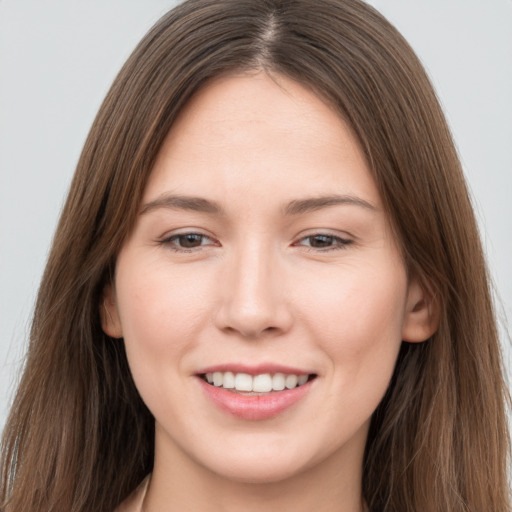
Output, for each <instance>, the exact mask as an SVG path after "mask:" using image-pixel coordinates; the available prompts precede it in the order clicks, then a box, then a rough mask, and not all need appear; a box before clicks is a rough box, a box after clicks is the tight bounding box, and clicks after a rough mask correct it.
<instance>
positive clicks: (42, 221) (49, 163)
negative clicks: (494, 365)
mask: <svg viewBox="0 0 512 512" xmlns="http://www.w3.org/2000/svg"><path fill="white" fill-rule="evenodd" d="M255 1H258V0H255ZM175 3H176V2H173V1H171V0H108V1H107V0H87V1H86V0H82V1H79V0H45V1H41V0H0V429H1V428H2V426H3V424H4V422H5V417H6V414H7V409H8V404H9V402H10V399H11V397H12V393H13V391H14V387H15V381H16V379H17V375H18V374H19V369H20V368H21V365H22V360H23V352H24V348H25V343H26V338H27V332H28V329H29V322H30V315H31V312H32V308H33V303H34V299H35V294H36V291H37V287H38V283H39V280H40V277H41V274H42V271H43V267H44V263H45V259H46V256H47V253H48V249H49V245H50V242H51V238H52V235H53V230H54V228H55V225H56V222H57V217H58V214H59V211H60V208H61V206H62V204H63V200H64V197H65V194H66V191H67V188H68V186H69V183H70V179H71V176H72V173H73V170H74V167H75V165H76V162H77V159H78V156H79V153H80V150H81V146H82V144H83V142H84V139H85V137H86V134H87V132H88V129H89V127H90V125H91V123H92V120H93V118H94V115H95V113H96V111H97V109H98V107H99V105H100V103H101V101H102V99H103V96H104V95H105V93H106V92H107V89H108V87H109V85H110V83H111V82H112V80H113V78H114V76H115V75H116V73H117V71H118V70H119V68H120V66H121V65H122V63H123V62H124V60H125V59H126V58H127V57H128V55H129V53H130V52H131V50H132V48H133V47H134V46H135V44H136V43H137V42H138V40H139V39H140V38H141V37H142V36H143V34H144V33H145V32H146V31H147V29H149V27H150V26H151V25H152V24H153V22H155V21H156V20H157V19H158V18H159V16H160V15H161V14H163V13H164V12H165V11H166V10H168V9H169V8H170V7H172V6H173V5H175ZM370 3H372V5H374V6H375V7H377V8H378V9H379V10H380V11H381V12H382V13H383V14H384V15H385V16H387V17H388V18H389V19H390V20H391V21H392V22H393V23H394V24H395V25H396V26H397V27H398V28H399V30H401V31H402V33H403V34H404V35H405V37H406V38H407V39H408V40H409V42H410V43H411V44H412V46H413V47H414V49H415V50H416V51H417V52H418V54H419V55H420V57H421V59H422V60H423V62H424V64H425V66H426V68H427V70H428V71H429V73H430V75H431V77H432V80H433V82H434V85H435V87H436V89H437V91H438V94H439V96H440V99H441V102H442V104H443V105H444V107H445V111H446V114H447V117H448V120H449V122H450V125H451V127H452V130H453V133H454V136H455V140H456V143H457V146H458V149H459V152H460V156H461V159H462V162H463V165H464V169H465V171H466V174H467V178H468V180H469V183H470V186H471V189H472V191H473V195H474V200H475V206H476V210H477V215H478V219H479V222H480V225H481V229H482V236H483V239H484V243H485V246H486V250H487V255H488V260H489V263H490V267H491V271H492V275H493V277H494V280H495V282H496V284H497V290H498V294H499V296H500V301H501V302H500V304H499V305H498V309H499V311H500V315H501V316H502V318H504V317H505V315H506V316H507V317H508V319H509V320H508V325H510V319H511V318H512V264H511V261H512V0H486V1H485V2H484V1H482V0H373V1H372V2H370ZM506 324H507V321H506V320H503V321H502V331H501V332H502V338H503V340H504V342H505V340H506V338H507V337H506V335H505V325H506ZM507 343H508V342H507ZM506 356H507V357H506V360H507V364H508V365H509V367H510V352H508V351H507V354H506Z"/></svg>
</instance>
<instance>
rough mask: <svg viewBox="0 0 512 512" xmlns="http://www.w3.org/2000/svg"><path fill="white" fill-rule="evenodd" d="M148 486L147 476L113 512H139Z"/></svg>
mask: <svg viewBox="0 0 512 512" xmlns="http://www.w3.org/2000/svg"><path fill="white" fill-rule="evenodd" d="M148 484H149V475H148V476H147V477H146V478H144V480H142V482H141V483H140V485H139V486H138V487H137V488H136V489H135V490H134V491H133V492H132V493H131V494H130V496H128V498H126V499H125V500H124V501H123V502H122V503H121V504H120V505H119V506H118V507H117V508H116V509H115V510H114V512H140V510H141V507H142V502H143V500H144V496H145V495H146V490H147V488H148Z"/></svg>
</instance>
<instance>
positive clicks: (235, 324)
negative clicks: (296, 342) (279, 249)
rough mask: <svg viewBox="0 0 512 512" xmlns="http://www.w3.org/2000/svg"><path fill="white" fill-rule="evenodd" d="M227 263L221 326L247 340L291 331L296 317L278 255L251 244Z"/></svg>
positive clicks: (219, 316)
mask: <svg viewBox="0 0 512 512" xmlns="http://www.w3.org/2000/svg"><path fill="white" fill-rule="evenodd" d="M225 263H226V264H225V268H224V272H223V279H222V281H223V282H222V284H220V290H221V294H220V297H221V300H220V304H219V308H218V310H217V313H216V319H215V321H216V325H217V327H218V328H219V329H221V330H223V331H224V332H229V333H237V334H238V335H239V336H242V337H243V338H247V339H257V338H261V337H268V336H278V335H280V334H283V333H285V332H287V331H288V330H289V329H290V328H291V326H292V322H293V316H292V312H291V308H290V304H289V302H288V300H287V297H286V295H287V294H286V291H285V286H284V269H283V265H282V263H281V262H280V258H279V257H278V255H277V254H274V253H273V251H272V250H270V249H269V248H268V247H265V246H263V244H252V245H249V244H247V245H246V246H245V247H244V249H243V250H242V251H236V252H234V253H233V254H232V255H231V257H229V258H227V260H226V262H225Z"/></svg>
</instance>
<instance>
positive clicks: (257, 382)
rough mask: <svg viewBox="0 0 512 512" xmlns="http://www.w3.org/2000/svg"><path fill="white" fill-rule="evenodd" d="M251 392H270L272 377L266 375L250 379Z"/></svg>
mask: <svg viewBox="0 0 512 512" xmlns="http://www.w3.org/2000/svg"><path fill="white" fill-rule="evenodd" d="M252 390H253V391H255V392H256V393H268V392H269V391H272V377H271V376H270V374H268V373H264V374H263V375H255V376H254V378H253V379H252Z"/></svg>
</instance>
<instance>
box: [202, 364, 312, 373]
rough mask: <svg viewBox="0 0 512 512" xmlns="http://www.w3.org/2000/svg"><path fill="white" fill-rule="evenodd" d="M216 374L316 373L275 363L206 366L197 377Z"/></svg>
mask: <svg viewBox="0 0 512 512" xmlns="http://www.w3.org/2000/svg"><path fill="white" fill-rule="evenodd" d="M214 372H233V373H247V374H249V375H261V374H263V373H270V374H276V373H284V374H285V375H311V374H314V373H315V372H312V371H310V370H307V369H303V368H298V367H293V366H288V365H282V364H275V363H261V364H256V365H247V364H243V363H222V364H215V365H212V366H205V367H204V368H201V369H200V370H199V371H198V372H197V375H203V374H205V373H214Z"/></svg>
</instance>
